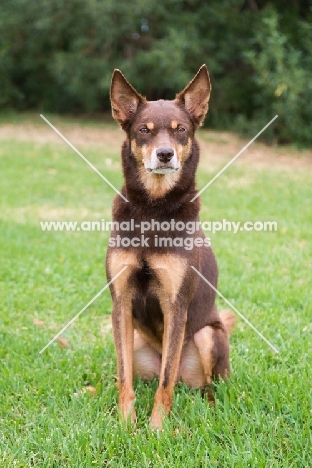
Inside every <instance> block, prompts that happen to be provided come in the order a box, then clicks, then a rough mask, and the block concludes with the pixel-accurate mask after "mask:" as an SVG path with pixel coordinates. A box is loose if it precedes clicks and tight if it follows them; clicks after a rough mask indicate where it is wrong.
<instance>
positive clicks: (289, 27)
mask: <svg viewBox="0 0 312 468" xmlns="http://www.w3.org/2000/svg"><path fill="white" fill-rule="evenodd" d="M311 20H312V3H311V1H309V0H289V1H282V0H272V1H266V0H210V1H205V0H163V1H159V0H149V1H145V0H132V1H129V2H126V1H116V0H66V1H65V0H41V1H39V2H36V1H31V0H2V1H1V5H0V90H1V93H0V107H1V108H2V109H5V110H7V109H16V110H19V111H21V110H23V111H25V110H30V109H35V110H39V111H42V112H52V113H61V114H71V115H72V114H89V115H90V114H92V115H96V114H97V113H101V114H102V113H103V112H109V109H110V106H109V86H110V79H111V74H112V71H113V69H114V68H120V69H121V70H122V71H123V73H124V74H125V75H126V77H127V78H128V79H129V81H130V82H131V83H133V84H134V86H135V87H136V88H137V89H138V90H139V91H140V92H141V93H142V94H145V95H146V96H147V97H148V98H149V99H159V98H169V99H172V98H173V97H174V95H175V93H176V92H177V91H179V90H181V89H182V88H183V87H184V86H185V84H186V83H187V82H188V80H189V79H190V78H191V77H192V76H193V75H194V74H195V72H196V71H197V69H198V68H199V66H200V65H201V64H202V63H206V64H207V66H208V69H209V72H210V76H211V81H212V89H213V92H212V96H211V104H210V112H209V116H208V118H207V119H206V126H209V127H210V128H215V129H231V130H233V131H238V132H240V133H244V134H246V135H247V134H250V135H254V134H255V133H256V132H257V131H259V130H260V129H261V127H262V126H264V125H265V124H266V123H267V122H268V121H269V120H270V119H272V117H274V115H275V114H279V119H278V120H277V121H276V122H275V124H274V125H272V126H271V127H270V128H269V129H268V130H267V131H266V132H265V135H264V136H265V138H267V139H268V140H269V141H271V142H275V143H276V142H277V143H295V144H297V145H300V146H311V144H312V105H311V102H312V80H311V72H312V22H311Z"/></svg>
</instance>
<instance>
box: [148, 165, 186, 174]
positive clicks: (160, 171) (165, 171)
mask: <svg viewBox="0 0 312 468" xmlns="http://www.w3.org/2000/svg"><path fill="white" fill-rule="evenodd" d="M179 169H180V167H168V166H160V167H155V168H154V169H152V168H151V167H147V168H146V170H147V172H149V173H150V174H171V173H172V172H178V170H179Z"/></svg>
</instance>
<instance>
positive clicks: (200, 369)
mask: <svg viewBox="0 0 312 468" xmlns="http://www.w3.org/2000/svg"><path fill="white" fill-rule="evenodd" d="M210 88H211V87H210V80H209V75H208V71H207V68H206V65H203V66H202V67H201V68H200V69H199V71H198V73H197V74H196V75H195V77H194V78H193V79H192V81H190V83H189V84H188V85H187V86H186V88H185V89H184V90H183V91H182V92H180V93H179V94H177V95H176V98H175V99H174V100H172V101H167V100H162V99H160V100H158V101H147V100H146V98H144V97H143V96H141V95H140V94H139V93H138V92H137V91H136V90H135V89H134V88H133V87H132V86H131V85H130V83H129V82H128V81H127V80H126V78H125V77H124V76H123V74H122V73H121V72H120V71H119V70H115V71H114V74H113V77H112V83H111V104H112V113H113V117H114V118H115V120H117V122H118V123H119V124H120V125H121V127H122V129H123V130H124V131H125V132H126V135H127V137H126V140H125V142H124V144H123V146H122V168H123V174H124V179H125V184H124V186H123V188H122V191H121V193H122V195H123V197H124V199H123V198H122V197H121V196H119V195H117V196H116V198H115V200H114V205H113V221H114V226H113V230H112V233H111V238H110V243H109V245H110V246H109V248H108V251H107V259H106V267H107V277H108V279H109V280H111V279H112V278H114V277H115V276H116V275H118V273H119V272H120V271H121V270H122V269H123V268H125V267H126V269H125V270H124V271H123V272H122V273H121V274H120V275H119V276H118V277H117V278H116V279H115V280H114V281H113V282H112V284H111V286H110V289H111V295H112V299H113V311H112V323H113V334H114V342H115V348H116V354H117V366H118V387H119V410H120V413H121V417H122V418H124V419H127V418H131V420H132V421H135V420H136V413H135V410H134V400H135V395H134V391H133V378H134V375H135V374H139V375H140V376H141V377H142V378H143V379H148V380H150V379H153V378H154V377H158V378H159V387H158V390H157V392H156V395H155V401H154V407H153V411H152V416H151V427H152V428H153V429H160V430H161V429H162V422H163V417H164V415H165V414H166V413H169V412H170V409H171V405H172V397H173V391H174V387H175V384H176V383H177V382H178V381H179V380H182V381H184V382H185V383H186V384H187V385H189V386H190V387H191V388H205V387H207V389H209V386H210V385H211V383H212V379H213V378H218V377H221V378H223V379H225V378H226V377H228V376H229V372H230V366H229V334H230V331H231V329H232V328H233V326H234V322H235V318H234V315H233V314H232V313H231V312H228V311H225V312H224V313H223V314H222V313H221V314H218V312H217V309H216V306H215V292H214V291H213V290H212V288H210V287H209V286H208V285H207V284H206V283H205V282H204V281H203V280H202V279H201V278H200V277H199V276H198V275H197V273H196V272H195V271H194V270H193V269H192V268H191V266H194V267H195V268H196V269H197V270H199V271H200V272H201V274H202V275H203V276H204V277H205V278H207V280H208V281H209V282H210V283H211V284H213V285H214V287H216V286H217V277H218V270H217V264H216V261H215V257H214V255H213V252H212V250H211V248H210V244H209V243H208V242H207V239H206V238H205V236H204V233H203V232H202V230H201V228H200V226H199V224H200V223H199V215H198V213H199V198H196V199H195V200H194V201H193V202H191V200H192V199H193V197H195V196H196V194H197V191H196V187H195V171H196V168H197V164H198V159H199V147H198V143H197V142H196V140H195V139H194V133H195V130H196V129H197V128H198V127H199V126H200V125H201V124H202V122H203V120H204V117H205V115H206V112H207V110H208V101H209V96H210ZM126 200H127V201H126ZM125 222H126V223H125ZM189 222H192V225H193V226H195V229H194V232H192V235H191V236H190V235H189V234H188V232H190V231H188V232H186V231H183V230H182V228H183V226H185V225H187V223H189ZM122 223H123V224H122ZM142 224H143V225H144V230H145V232H144V234H145V236H146V237H145V236H144V239H143V236H142ZM149 224H150V228H149V229H148V230H146V229H147V226H149ZM120 226H123V230H122V229H120ZM118 228H119V230H118ZM162 235H163V236H165V242H164V241H163V239H164V238H162V243H160V242H159V241H160V237H161V236H162ZM190 237H191V239H192V245H191V244H189V243H187V242H186V241H189V239H190ZM117 239H118V242H117ZM186 245H187V246H190V245H191V248H190V247H187V248H186V247H185V246H186Z"/></svg>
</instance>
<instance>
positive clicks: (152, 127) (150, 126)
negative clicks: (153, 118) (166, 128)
mask: <svg viewBox="0 0 312 468" xmlns="http://www.w3.org/2000/svg"><path fill="white" fill-rule="evenodd" d="M146 126H147V128H148V129H149V130H154V123H153V122H147V124H146Z"/></svg>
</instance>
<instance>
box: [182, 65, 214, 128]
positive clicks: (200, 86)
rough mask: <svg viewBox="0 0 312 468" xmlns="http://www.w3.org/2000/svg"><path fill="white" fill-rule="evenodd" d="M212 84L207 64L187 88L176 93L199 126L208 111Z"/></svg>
mask: <svg viewBox="0 0 312 468" xmlns="http://www.w3.org/2000/svg"><path fill="white" fill-rule="evenodd" d="M210 91H211V84H210V79H209V74H208V70H207V67H206V65H202V66H201V67H200V69H199V70H198V72H197V73H196V75H195V76H194V78H193V79H192V80H191V81H190V82H189V84H188V85H187V86H186V88H184V89H183V91H181V92H180V93H179V94H177V95H176V101H178V102H182V103H183V105H184V106H185V109H186V110H187V111H188V112H189V114H190V115H191V116H192V118H193V120H194V121H195V123H196V125H197V126H200V125H201V124H202V123H203V121H204V118H205V115H206V114H207V111H208V101H209V97H210Z"/></svg>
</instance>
